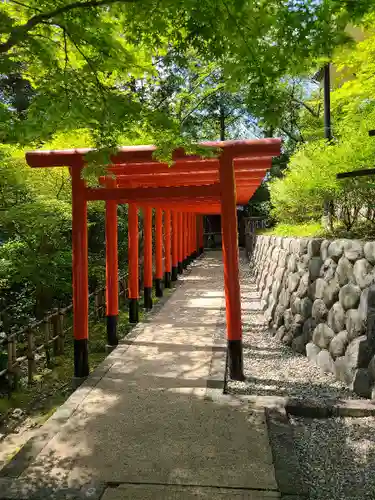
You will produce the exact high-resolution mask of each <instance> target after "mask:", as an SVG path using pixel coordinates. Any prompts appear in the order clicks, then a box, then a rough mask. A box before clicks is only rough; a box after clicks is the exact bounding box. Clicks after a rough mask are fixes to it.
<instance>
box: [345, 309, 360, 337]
mask: <svg viewBox="0 0 375 500" xmlns="http://www.w3.org/2000/svg"><path fill="white" fill-rule="evenodd" d="M345 325H346V330H347V332H348V334H349V340H353V339H355V338H356V337H359V336H360V335H362V333H363V332H364V330H365V322H364V320H363V318H362V315H361V313H360V311H358V309H349V310H348V311H347V312H346V323H345Z"/></svg>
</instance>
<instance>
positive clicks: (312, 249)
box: [307, 238, 323, 257]
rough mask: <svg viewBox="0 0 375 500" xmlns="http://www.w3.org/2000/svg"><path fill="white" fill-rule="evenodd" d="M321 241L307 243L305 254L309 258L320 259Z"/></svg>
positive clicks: (318, 239)
mask: <svg viewBox="0 0 375 500" xmlns="http://www.w3.org/2000/svg"><path fill="white" fill-rule="evenodd" d="M322 241H323V240H322V239H321V238H314V239H312V240H310V241H309V243H308V245H307V254H308V255H309V256H310V257H320V246H321V244H322Z"/></svg>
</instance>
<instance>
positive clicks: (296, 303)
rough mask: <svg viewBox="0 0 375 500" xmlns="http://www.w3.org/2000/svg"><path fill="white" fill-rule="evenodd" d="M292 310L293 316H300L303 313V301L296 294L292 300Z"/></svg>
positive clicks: (293, 294)
mask: <svg viewBox="0 0 375 500" xmlns="http://www.w3.org/2000/svg"><path fill="white" fill-rule="evenodd" d="M290 309H291V311H292V313H293V314H300V312H301V299H300V298H299V297H297V295H296V292H294V293H292V296H291V298H290Z"/></svg>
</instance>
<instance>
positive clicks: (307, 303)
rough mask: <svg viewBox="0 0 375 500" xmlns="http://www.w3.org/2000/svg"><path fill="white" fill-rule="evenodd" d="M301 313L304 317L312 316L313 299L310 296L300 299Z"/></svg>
mask: <svg viewBox="0 0 375 500" xmlns="http://www.w3.org/2000/svg"><path fill="white" fill-rule="evenodd" d="M299 301H300V302H299V311H298V312H299V314H300V315H301V316H302V317H303V318H304V319H307V318H309V317H310V316H311V312H312V305H313V303H312V300H311V299H309V298H308V297H304V298H303V299H299Z"/></svg>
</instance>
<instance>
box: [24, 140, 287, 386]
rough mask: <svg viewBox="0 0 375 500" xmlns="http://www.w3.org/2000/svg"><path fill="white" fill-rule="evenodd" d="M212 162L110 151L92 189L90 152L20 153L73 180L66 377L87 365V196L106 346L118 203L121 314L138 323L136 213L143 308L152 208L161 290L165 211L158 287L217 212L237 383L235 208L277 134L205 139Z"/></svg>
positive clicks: (147, 297)
mask: <svg viewBox="0 0 375 500" xmlns="http://www.w3.org/2000/svg"><path fill="white" fill-rule="evenodd" d="M200 146H202V147H208V148H216V149H217V150H218V151H219V155H218V158H212V159H203V158H202V157H200V156H197V155H188V154H186V153H185V151H184V150H183V149H181V148H179V149H176V150H175V151H174V152H173V155H172V158H173V161H174V164H173V166H171V167H170V166H169V165H168V164H166V163H162V162H158V161H156V160H155V159H154V157H153V154H154V152H155V151H156V148H155V147H154V146H128V147H122V148H119V150H118V151H117V153H116V154H114V155H113V156H112V157H111V162H112V163H111V164H110V165H108V166H107V171H108V174H109V175H108V176H103V177H100V179H99V183H100V187H97V188H92V187H87V186H86V184H85V181H84V180H83V178H82V169H83V168H84V166H85V156H86V154H87V153H89V152H90V151H91V150H90V149H75V150H62V151H33V152H28V153H26V160H27V162H28V164H29V165H30V166H31V167H58V166H66V167H69V170H70V174H71V178H72V255H73V266H72V267H73V335H74V376H75V378H76V379H78V380H79V379H83V378H84V377H86V376H87V375H88V373H89V363H88V259H87V256H88V244H87V202H88V201H92V200H104V201H105V202H106V290H107V294H106V302H107V303H106V308H107V309H106V310H107V343H108V346H109V347H110V348H113V347H114V346H116V345H117V343H118V338H117V316H118V261H117V259H118V257H117V203H128V204H129V211H128V253H129V257H128V261H129V262H128V264H129V320H130V322H133V323H136V322H137V321H138V299H139V289H138V288H139V285H138V283H139V280H138V209H137V206H140V207H142V210H143V218H144V237H145V241H144V302H145V303H144V305H145V307H146V308H148V309H149V308H151V307H152V298H151V292H152V208H154V209H155V249H156V255H155V264H156V271H155V288H156V294H157V295H159V296H161V295H162V279H163V269H162V268H163V265H162V240H163V215H162V211H163V210H164V212H165V213H164V229H165V231H164V242H165V244H164V249H165V273H164V282H165V286H166V287H169V286H170V282H171V281H172V280H176V279H177V274H178V273H181V272H182V271H183V268H184V267H186V266H187V264H188V262H189V261H190V260H191V259H193V258H195V257H196V256H197V255H198V253H201V252H202V251H203V215H204V214H221V220H222V241H223V261H224V285H225V300H226V319H227V340H228V367H229V374H230V377H231V378H232V379H235V380H243V379H244V374H243V363H242V327H241V300H240V287H239V279H238V238H237V217H236V205H237V204H246V203H247V202H248V200H249V199H250V198H251V196H252V195H253V193H254V192H255V190H256V189H257V187H258V186H259V185H260V183H261V181H262V179H263V178H264V176H265V174H266V172H267V170H268V169H269V168H270V166H271V161H272V157H274V156H278V155H279V154H280V148H281V141H280V139H259V140H248V141H223V142H206V143H203V144H201V145H200Z"/></svg>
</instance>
